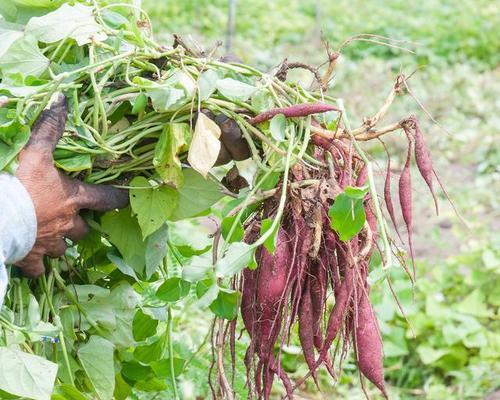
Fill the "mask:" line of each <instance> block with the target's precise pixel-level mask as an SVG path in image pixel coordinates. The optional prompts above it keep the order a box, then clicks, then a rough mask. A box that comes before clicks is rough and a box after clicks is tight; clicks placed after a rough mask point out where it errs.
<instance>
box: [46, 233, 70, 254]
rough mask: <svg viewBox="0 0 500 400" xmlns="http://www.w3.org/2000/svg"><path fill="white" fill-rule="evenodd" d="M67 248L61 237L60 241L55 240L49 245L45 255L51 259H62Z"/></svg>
mask: <svg viewBox="0 0 500 400" xmlns="http://www.w3.org/2000/svg"><path fill="white" fill-rule="evenodd" d="M67 247H68V245H67V244H66V242H65V241H64V239H63V238H62V237H61V238H60V239H55V240H54V241H52V242H51V243H50V248H47V249H46V254H47V255H48V256H49V257H53V258H57V257H62V256H63V255H64V253H65V252H66V248H67Z"/></svg>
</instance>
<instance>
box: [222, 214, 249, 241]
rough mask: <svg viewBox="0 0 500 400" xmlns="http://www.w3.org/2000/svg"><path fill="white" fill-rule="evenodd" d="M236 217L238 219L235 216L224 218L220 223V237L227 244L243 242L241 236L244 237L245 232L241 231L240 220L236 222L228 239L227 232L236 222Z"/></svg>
mask: <svg viewBox="0 0 500 400" xmlns="http://www.w3.org/2000/svg"><path fill="white" fill-rule="evenodd" d="M237 217H238V216H237V215H233V216H230V217H226V218H224V219H223V220H222V223H221V226H220V228H221V233H222V237H223V238H224V240H225V241H226V242H228V243H232V242H240V241H241V240H243V236H244V235H245V230H244V229H243V224H242V223H241V221H240V220H238V221H237V222H236V228H235V230H234V231H233V234H232V235H231V237H228V236H229V231H230V230H231V226H232V225H233V223H234V222H235V221H236V218H237Z"/></svg>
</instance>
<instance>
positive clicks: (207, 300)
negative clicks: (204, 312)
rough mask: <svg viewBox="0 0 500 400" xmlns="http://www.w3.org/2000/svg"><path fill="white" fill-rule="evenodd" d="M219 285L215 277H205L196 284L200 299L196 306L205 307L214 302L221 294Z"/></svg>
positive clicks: (197, 294)
mask: <svg viewBox="0 0 500 400" xmlns="http://www.w3.org/2000/svg"><path fill="white" fill-rule="evenodd" d="M219 290H220V288H219V286H218V285H217V283H216V282H215V281H214V280H213V279H205V280H203V281H200V282H198V284H197V285H196V296H197V297H198V301H196V303H195V307H199V308H205V307H208V306H209V305H210V304H212V303H213V302H214V300H215V299H216V298H217V296H218V295H219Z"/></svg>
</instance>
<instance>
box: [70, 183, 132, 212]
mask: <svg viewBox="0 0 500 400" xmlns="http://www.w3.org/2000/svg"><path fill="white" fill-rule="evenodd" d="M77 185H78V192H77V195H76V199H75V201H76V206H77V208H78V209H80V210H81V209H88V210H95V211H108V210H113V209H115V208H123V207H125V206H126V205H127V204H128V191H126V190H123V189H118V188H115V187H113V186H110V185H90V184H88V183H83V182H77Z"/></svg>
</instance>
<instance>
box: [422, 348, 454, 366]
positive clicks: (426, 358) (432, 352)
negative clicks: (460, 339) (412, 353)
mask: <svg viewBox="0 0 500 400" xmlns="http://www.w3.org/2000/svg"><path fill="white" fill-rule="evenodd" d="M448 352H449V350H448V349H434V348H432V347H430V346H429V345H428V344H422V345H420V346H418V347H417V353H418V355H419V357H420V359H421V360H422V362H423V363H424V364H427V365H429V364H433V363H435V362H436V361H437V360H439V359H440V358H441V357H443V356H445V355H446V354H448Z"/></svg>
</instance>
